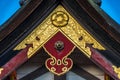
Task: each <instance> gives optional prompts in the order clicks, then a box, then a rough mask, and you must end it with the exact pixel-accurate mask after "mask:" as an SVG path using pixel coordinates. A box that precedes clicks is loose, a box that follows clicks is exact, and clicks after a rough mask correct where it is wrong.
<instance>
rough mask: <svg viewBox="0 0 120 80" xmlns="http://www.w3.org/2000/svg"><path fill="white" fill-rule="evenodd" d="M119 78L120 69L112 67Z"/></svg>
mask: <svg viewBox="0 0 120 80" xmlns="http://www.w3.org/2000/svg"><path fill="white" fill-rule="evenodd" d="M112 67H113V69H114V71H115V73H116V74H117V76H118V78H119V79H120V67H116V66H112Z"/></svg>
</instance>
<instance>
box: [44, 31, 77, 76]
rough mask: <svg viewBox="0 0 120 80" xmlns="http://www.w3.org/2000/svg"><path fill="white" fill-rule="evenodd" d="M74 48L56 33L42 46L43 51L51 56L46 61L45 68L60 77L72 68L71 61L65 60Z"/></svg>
mask: <svg viewBox="0 0 120 80" xmlns="http://www.w3.org/2000/svg"><path fill="white" fill-rule="evenodd" d="M74 48H75V46H74V44H73V43H71V41H69V40H68V39H67V38H66V37H65V36H64V35H63V34H62V33H61V32H58V33H56V34H55V35H54V36H53V37H52V38H51V39H50V40H49V41H47V43H46V44H45V45H44V49H45V50H46V52H47V53H48V54H49V55H50V56H51V58H49V59H47V60H46V64H45V65H46V67H47V68H48V69H49V71H51V72H53V73H54V74H56V75H62V74H64V73H66V72H67V71H69V70H70V69H71V68H72V66H73V61H72V60H71V59H70V58H67V56H68V55H70V53H71V52H72V51H73V50H74Z"/></svg>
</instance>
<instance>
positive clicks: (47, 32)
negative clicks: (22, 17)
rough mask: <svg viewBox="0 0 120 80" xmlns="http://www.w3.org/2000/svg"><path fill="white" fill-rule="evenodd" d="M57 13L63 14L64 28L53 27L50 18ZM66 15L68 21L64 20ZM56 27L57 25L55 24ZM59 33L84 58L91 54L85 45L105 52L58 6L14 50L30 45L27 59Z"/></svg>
mask: <svg viewBox="0 0 120 80" xmlns="http://www.w3.org/2000/svg"><path fill="white" fill-rule="evenodd" d="M57 12H63V15H64V16H63V19H65V21H67V24H65V25H62V26H64V27H57V26H56V27H55V24H53V23H52V21H51V17H52V16H53V14H55V13H57ZM65 15H67V16H68V17H69V20H68V19H67V18H66V16H65ZM57 25H58V23H57ZM58 31H61V32H62V33H63V34H64V35H65V36H66V37H67V38H68V39H69V40H70V41H71V42H72V43H73V44H74V45H75V46H77V47H78V48H79V49H80V50H81V51H82V52H83V53H84V54H85V55H86V56H88V57H90V56H91V52H90V49H89V48H88V47H86V44H93V47H94V48H97V49H100V50H105V48H104V47H103V46H102V45H101V44H100V43H99V42H97V41H96V40H95V39H94V38H93V37H92V36H91V35H90V34H89V33H88V32H87V31H86V30H85V29H84V28H83V27H82V26H81V25H80V24H79V23H78V22H77V21H76V20H75V19H74V18H73V17H72V16H71V15H70V14H69V13H68V12H67V11H66V10H65V9H64V8H63V7H62V6H58V7H57V8H56V9H55V10H54V11H53V12H52V13H51V14H50V15H49V16H48V17H47V18H46V19H45V20H44V21H43V22H42V23H41V24H40V25H39V26H38V27H37V28H36V29H34V30H33V31H32V32H31V34H30V35H28V36H27V37H26V38H25V39H24V40H23V41H22V42H21V43H20V44H19V45H18V46H17V47H16V48H14V50H21V49H24V48H25V47H26V44H32V45H33V46H32V47H30V48H29V51H28V58H30V57H31V56H32V55H33V54H34V53H35V52H36V51H37V50H39V49H40V48H41V47H42V46H43V45H44V44H45V43H46V42H47V41H48V40H49V39H50V38H51V37H53V35H54V34H55V33H57V32H58Z"/></svg>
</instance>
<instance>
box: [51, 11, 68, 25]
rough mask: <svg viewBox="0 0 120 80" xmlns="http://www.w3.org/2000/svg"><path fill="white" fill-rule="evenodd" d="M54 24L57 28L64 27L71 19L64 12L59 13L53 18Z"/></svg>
mask: <svg viewBox="0 0 120 80" xmlns="http://www.w3.org/2000/svg"><path fill="white" fill-rule="evenodd" d="M51 21H52V24H53V25H54V26H56V27H63V26H65V25H67V24H68V21H69V17H68V15H67V14H66V13H65V12H63V11H57V12H55V13H53V15H52V16H51Z"/></svg>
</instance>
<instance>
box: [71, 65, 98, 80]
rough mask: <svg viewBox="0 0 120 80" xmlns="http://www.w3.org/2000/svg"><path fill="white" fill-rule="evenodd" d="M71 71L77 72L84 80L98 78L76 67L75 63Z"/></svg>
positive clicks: (96, 79)
mask: <svg viewBox="0 0 120 80" xmlns="http://www.w3.org/2000/svg"><path fill="white" fill-rule="evenodd" d="M71 71H72V72H74V73H76V74H78V75H79V76H81V77H83V78H84V79H86V80H100V79H98V78H97V77H95V76H94V75H92V74H90V73H88V72H87V71H85V70H83V69H82V68H80V67H77V66H76V65H74V66H73V68H72V70H71Z"/></svg>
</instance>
